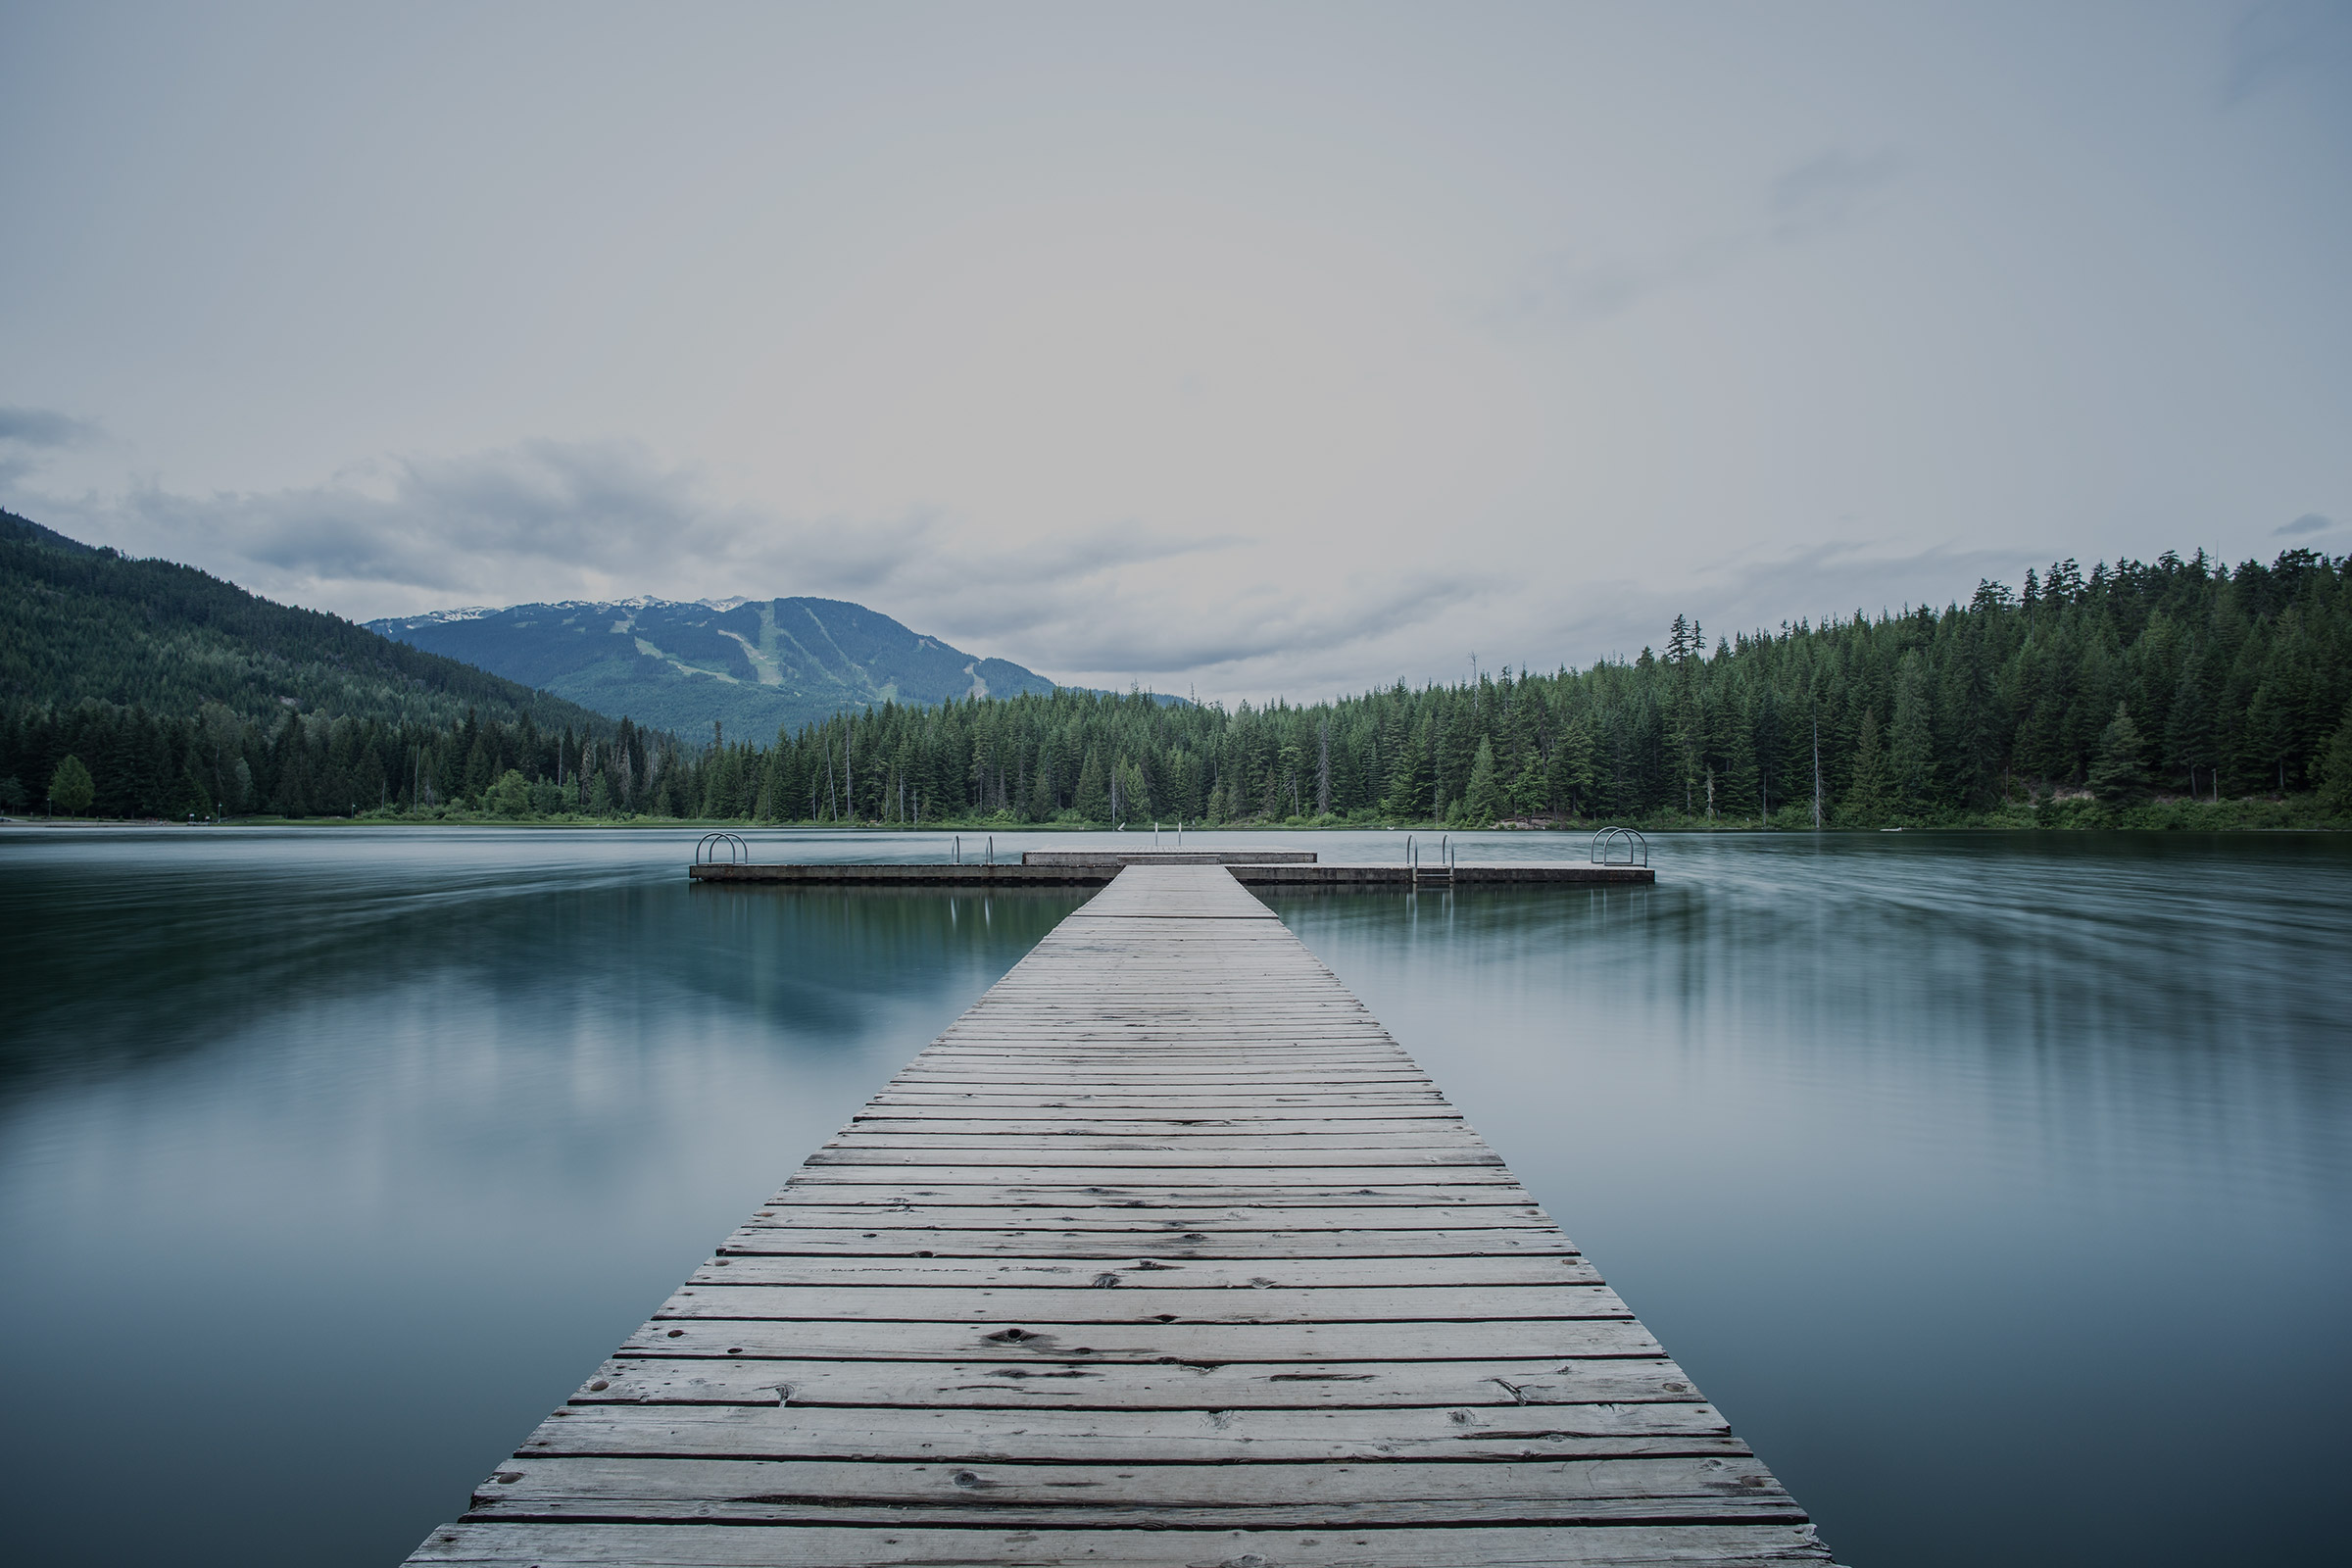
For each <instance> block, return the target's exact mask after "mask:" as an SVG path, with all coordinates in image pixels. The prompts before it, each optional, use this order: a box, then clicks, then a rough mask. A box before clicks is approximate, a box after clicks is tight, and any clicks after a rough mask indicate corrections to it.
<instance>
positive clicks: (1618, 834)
mask: <svg viewBox="0 0 2352 1568" xmlns="http://www.w3.org/2000/svg"><path fill="white" fill-rule="evenodd" d="M1619 850H1623V851H1624V852H1625V858H1623V859H1620V858H1618V854H1617V852H1618V851H1619ZM1636 856H1639V857H1641V858H1639V859H1637V858H1635V857H1636ZM1648 863H1649V840H1647V839H1645V838H1643V837H1642V835H1641V834H1640V833H1638V832H1636V831H1635V830H1634V829H1632V828H1630V827H1604V828H1602V829H1601V830H1600V831H1599V832H1597V833H1595V834H1593V864H1594V865H1647V864H1648Z"/></svg>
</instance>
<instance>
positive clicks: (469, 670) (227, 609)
mask: <svg viewBox="0 0 2352 1568" xmlns="http://www.w3.org/2000/svg"><path fill="white" fill-rule="evenodd" d="M0 603H7V604H8V605H9V606H10V609H11V613H9V614H7V615H5V616H0V700H5V701H7V702H9V703H12V704H13V703H33V704H39V705H46V706H49V707H54V708H61V709H63V708H72V707H73V706H75V705H77V704H81V703H87V702H97V703H106V704H112V705H115V706H117V707H121V708H134V707H144V708H146V709H148V710H150V711H157V712H164V713H171V714H175V715H181V716H184V715H186V714H190V713H193V712H195V711H197V709H198V708H200V707H201V706H203V705H204V704H207V703H218V704H220V705H221V706H222V707H225V708H227V709H228V710H230V711H233V712H235V713H237V714H239V715H241V716H243V717H246V718H249V719H256V720H259V719H264V718H268V719H270V720H272V721H275V720H276V719H278V718H282V717H283V715H284V714H285V712H286V711H289V710H292V711H299V712H303V713H306V714H307V713H317V714H324V715H327V716H329V717H352V718H362V719H367V718H376V719H382V720H386V721H389V722H414V721H423V722H429V723H434V724H445V723H450V722H455V721H456V720H458V719H459V718H461V717H462V716H463V715H464V714H465V713H466V711H467V710H468V709H474V710H478V711H480V713H481V715H482V716H483V717H485V718H516V717H520V716H521V715H523V714H526V713H527V714H529V715H530V716H531V718H532V720H533V722H535V723H536V724H538V725H539V726H541V727H542V728H547V729H551V730H556V729H562V728H564V727H565V726H567V725H568V726H571V727H573V728H575V729H578V730H580V731H582V732H584V733H596V734H604V733H607V732H609V731H610V730H611V728H612V720H611V719H610V718H608V717H607V716H606V715H605V714H604V713H602V712H599V711H590V710H588V709H587V708H585V707H583V706H581V705H578V704H574V703H571V702H568V701H566V700H564V699H563V698H562V697H559V696H555V695H553V694H550V693H548V692H545V691H534V690H532V689H530V688H529V687H528V686H527V685H525V684H521V683H517V682H515V681H512V680H509V679H506V678H504V677H502V676H499V675H496V674H493V673H491V672H488V671H485V670H482V669H479V668H476V667H473V666H471V665H468V664H466V663H464V662H459V661H455V660H451V659H447V658H444V657H441V656H439V655H436V654H434V653H431V652H430V651H427V650H423V649H419V648H417V646H416V645H415V644H413V643H405V642H400V641H396V640H394V639H390V638H387V637H385V636H383V635H382V634H381V633H380V632H376V631H373V630H370V629H369V628H367V627H364V626H361V625H359V624H357V623H355V622H353V621H349V620H346V619H344V618H343V617H342V616H340V615H335V614H331V613H327V612H325V611H319V610H306V609H303V608H301V607H300V606H294V605H281V604H278V603H277V602H276V601H274V600H270V599H265V598H263V597H262V596H261V595H259V594H256V593H253V592H250V591H249V590H247V589H244V588H241V587H239V586H237V585H236V584H235V583H232V582H228V581H226V580H225V579H223V578H220V577H216V576H213V575H212V574H211V573H209V572H206V571H201V570H199V569H197V568H196V567H194V566H189V565H184V564H179V563H176V562H171V561H165V560H163V559H161V558H154V559H142V558H138V557H132V556H126V555H124V554H123V553H122V552H121V551H118V550H115V549H113V548H111V547H108V546H102V545H90V544H84V543H82V542H81V541H80V540H78V539H73V538H69V537H68V536H66V535H65V534H61V533H59V532H57V530H55V529H54V528H48V527H44V526H43V525H42V524H40V523H37V522H34V521H33V520H32V519H31V518H29V517H24V516H20V515H17V514H16V513H13V512H8V511H5V510H0Z"/></svg>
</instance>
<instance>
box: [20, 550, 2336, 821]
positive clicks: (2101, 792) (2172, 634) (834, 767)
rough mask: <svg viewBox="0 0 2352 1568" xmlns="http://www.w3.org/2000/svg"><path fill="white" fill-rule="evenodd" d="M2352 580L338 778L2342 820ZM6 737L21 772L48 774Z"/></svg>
mask: <svg viewBox="0 0 2352 1568" xmlns="http://www.w3.org/2000/svg"><path fill="white" fill-rule="evenodd" d="M2347 569H2348V563H2347V561H2346V560H2345V559H2342V558H2335V559H2331V558H2328V557H2327V556H2323V555H2317V554H2314V553H2312V552H2309V551H2290V552H2288V553H2287V554H2285V555H2282V556H2280V557H2278V560H2276V561H2275V562H2273V563H2272V564H2269V565H2262V564H2256V563H2252V562H2249V563H2247V564H2244V565H2241V566H2239V567H2237V568H2236V569H2235V570H2234V571H2231V570H2228V569H2223V568H2219V567H2217V566H2216V565H2215V564H2211V563H2209V562H2208V561H2207V560H2206V559H2205V558H2204V557H2203V556H2202V555H2199V556H2197V557H2196V558H2194V559H2191V560H2188V561H2182V560H2180V559H2179V558H2177V557H2175V556H2172V555H2169V554H2168V555H2166V556H2165V557H2163V558H2161V559H2160V560H2158V561H2157V562H2155V563H2153V564H2140V563H2137V562H2125V563H2123V564H2120V565H2117V566H2115V567H2112V568H2110V567H2108V566H2105V565H2099V566H2095V567H2093V568H2092V569H2091V570H2090V571H2089V572H2087V573H2085V572H2083V571H2082V570H2081V569H2080V568H2079V567H2078V566H2077V565H2076V564H2074V563H2073V562H2071V561H2068V562H2061V563H2059V564H2056V565H2054V566H2052V567H2051V568H2050V569H2049V571H2048V573H2047V574H2046V575H2045V574H2041V573H2029V574H2028V575H2027V579H2026V582H2025V584H2024V586H2023V588H2022V590H2013V589H2010V588H2007V587H2004V586H2002V585H2000V584H1995V583H1986V584H1984V585H1983V586H1981V587H1980V588H1979V589H1978V591H1977V593H1976V595H1975V597H1974V598H1973V600H1972V601H1971V602H1970V603H1969V604H1967V605H1965V606H1961V605H1954V606H1950V607H1947V608H1946V609H1944V610H1941V611H1935V610H1930V609H1924V608H1923V609H1920V610H1917V611H1911V612H1906V613H1900V614H1891V615H1882V616H1880V617H1877V618H1870V617H1867V616H1863V615H1859V614H1857V615H1856V616H1855V617H1854V618H1852V619H1850V620H1837V621H1832V622H1830V623H1828V624H1824V625H1819V626H1813V625H1805V624H1798V625H1794V626H1785V627H1783V628H1781V629H1779V630H1777V631H1770V632H1758V633H1750V634H1743V635H1740V636H1737V637H1734V638H1731V639H1728V640H1726V639H1717V640H1716V641H1715V642H1714V643H1713V645H1712V646H1709V644H1708V643H1707V642H1706V640H1705V636H1704V633H1703V632H1702V631H1701V629H1700V628H1699V627H1698V626H1696V625H1694V624H1691V622H1689V621H1687V620H1678V621H1677V622H1676V623H1675V625H1674V626H1673V627H1672V628H1670V629H1669V630H1668V632H1667V635H1666V637H1665V639H1664V643H1663V647H1662V648H1661V649H1658V650H1654V651H1653V650H1647V649H1645V650H1643V652H1642V656H1641V657H1640V658H1639V659H1636V660H1633V661H1630V662H1603V663H1599V664H1594V665H1593V666H1591V667H1589V668H1585V669H1581V670H1560V671H1556V672H1554V673H1551V674H1532V675H1531V674H1525V673H1515V672H1513V671H1510V670H1508V669H1505V670H1503V671H1502V672H1501V673H1500V674H1499V675H1498V676H1496V677H1493V678H1481V679H1480V680H1478V681H1476V682H1475V683H1470V684H1462V685H1454V686H1431V687H1424V688H1421V689H1419V690H1412V689H1408V688H1406V687H1404V686H1402V685H1399V686H1397V687H1394V688H1391V689H1388V690H1384V691H1376V692H1371V693H1368V694H1366V695H1364V696H1361V697H1357V698H1351V699H1348V700H1346V701H1343V702H1339V703H1336V704H1321V705H1315V706H1311V707H1295V706H1290V705H1287V704H1280V703H1278V704H1275V705H1272V706H1270V707H1265V708H1253V707H1250V706H1248V705H1244V706H1242V707H1241V708H1239V709H1236V710H1234V711H1225V710H1223V709H1221V708H1189V707H1169V706H1165V705H1163V704H1161V703H1159V702H1156V701H1154V700H1152V699H1151V698H1150V697H1147V696H1141V695H1138V696H1130V697H1117V696H1097V695H1093V694H1085V693H1075V692H1069V691H1061V692H1056V693H1054V694H1053V695H1051V696H1026V697H1018V698H1013V699H1009V700H1004V699H979V700H968V701H956V702H950V703H947V704H944V705H941V706H938V707H905V706H900V705H895V704H886V705H884V706H883V707H882V708H880V709H878V710H876V711H871V712H867V713H862V714H855V715H845V716H837V717H834V718H831V719H828V720H826V721H824V722H823V723H820V724H814V725H810V726H807V727H805V728H803V729H801V730H799V731H797V732H795V733H793V734H790V735H783V736H779V737H778V738H777V740H776V741H775V742H774V743H773V744H757V743H752V742H749V741H746V742H736V743H731V744H729V745H728V746H726V747H724V748H723V749H709V748H705V749H700V750H696V749H689V748H686V747H682V746H681V745H680V744H679V743H677V742H676V741H674V740H672V739H671V738H669V737H667V736H654V735H648V734H647V733H645V732H643V731H636V730H631V731H630V733H629V735H628V736H627V737H626V738H625V741H624V740H613V739H599V738H596V737H590V736H587V735H573V736H564V735H551V734H550V733H549V732H548V731H547V730H545V729H544V728H540V727H533V728H530V729H527V730H526V729H525V728H524V727H523V726H522V725H520V724H502V723H493V722H483V723H479V724H476V725H473V726H471V727H465V726H460V727H456V728H450V729H445V730H442V731H440V732H438V733H435V734H432V735H430V736H425V735H422V734H421V733H418V732H408V733H406V734H405V735H404V736H402V737H400V738H397V739H394V740H392V741H391V743H390V744H392V745H393V746H394V748H395V749H396V751H397V753H398V755H397V757H396V758H395V757H393V756H392V755H391V754H389V753H384V752H381V751H378V752H377V753H375V754H372V755H375V756H378V757H381V758H384V759H385V760H384V762H383V765H382V767H381V777H380V782H379V780H378V778H377V775H376V774H368V775H367V780H368V783H371V784H375V785H376V786H377V787H375V788H374V789H372V790H369V789H364V788H361V787H359V786H357V785H355V786H354V787H352V788H349V789H346V790H344V791H343V793H345V794H350V795H353V796H354V797H355V798H356V799H358V800H360V801H362V802H366V801H367V800H368V799H369V798H370V795H372V796H374V797H375V798H378V799H381V800H383V801H386V802H389V803H392V804H393V805H394V806H397V807H417V808H421V809H434V810H439V809H443V807H444V805H445V803H447V802H449V801H451V800H453V799H454V800H457V801H460V802H463V803H466V804H467V805H470V806H477V807H481V808H484V809H490V810H493V811H496V812H502V813H504V814H508V815H530V814H534V813H535V814H541V815H546V814H553V813H556V812H560V811H588V812H590V813H591V814H596V815H605V814H611V813H620V812H624V811H626V812H647V813H653V814H659V815H670V816H692V817H708V818H736V819H744V818H749V819H755V820H766V821H847V820H853V819H854V820H857V821H860V822H883V823H899V822H912V821H913V820H915V819H916V818H917V816H918V814H919V817H920V819H921V820H922V821H924V822H926V823H928V822H940V823H943V824H944V823H947V822H949V821H989V822H1003V823H1024V822H1032V823H1042V822H1106V821H1108V820H1110V819H1111V815H1112V809H1113V805H1112V803H1113V796H1114V791H1115V795H1116V799H1117V814H1118V816H1119V817H1120V818H1121V819H1124V820H1130V821H1150V820H1153V819H1158V820H1162V821H1168V820H1173V819H1175V818H1177V817H1182V818H1183V819H1184V820H1186V821H1188V822H1202V823H1212V824H1213V823H1251V822H1269V823H1270V822H1284V821H1303V822H1313V821H1357V822H1366V821H1390V822H1397V823H1408V822H1429V821H1442V822H1446V823H1453V824H1460V825H1484V824H1488V823H1492V822H1495V821H1498V820H1522V821H1546V820H1576V821H1590V820H1593V819H1611V820H1619V821H1636V822H1653V823H1661V824H1674V823H1691V824H1705V823H1709V822H1712V823H1713V824H1715V825H1718V826H1739V825H1766V824H1769V825H1771V826H1774V827H1782V828H1796V827H1807V826H1810V825H1812V824H1813V822H1814V820H1815V812H1816V809H1817V806H1818V810H1819V813H1820V820H1821V821H1822V822H1823V823H1824V825H1827V826H1833V827H1839V826H1845V827H1870V826H1895V825H1905V824H1917V825H1933V824H1937V823H1945V824H1964V823H1971V822H1983V823H2016V824H2020V825H2025V824H2032V823H2035V822H2041V823H2050V824H2082V825H2094V824H2099V823H2107V822H2114V821H2118V820H2122V821H2127V822H2131V821H2138V822H2146V823H2149V824H2151V825H2154V824H2159V823H2177V824H2190V823H2194V824H2201V825H2214V826H2222V825H2230V824H2232V823H2238V822H2264V823H2285V822H2317V821H2322V820H2343V819H2346V818H2352V711H2348V709H2347V705H2348V704H2352V600H2348V598H2347V593H2348V587H2352V585H2348V584H2347ZM292 733H293V731H292V730H291V729H288V728H285V727H283V726H281V729H280V731H279V734H278V737H277V738H276V739H277V741H278V742H283V741H284V740H285V738H286V737H288V736H290V735H291V734H292ZM18 753H19V755H20V756H22V758H23V759H24V760H22V761H21V762H16V763H11V762H10V761H9V760H7V759H6V758H5V757H0V769H7V768H10V767H12V766H13V767H14V769H15V770H16V771H17V772H18V774H19V776H21V777H25V778H27V779H29V778H32V777H34V776H39V777H41V778H44V779H45V778H46V777H47V774H46V773H42V772H39V771H38V769H39V768H40V766H41V763H40V760H38V759H36V758H35V757H33V755H32V753H31V752H30V751H29V750H26V749H25V748H24V747H23V746H19V747H18ZM41 755H42V756H43V757H47V758H50V759H54V758H55V757H57V756H59V755H61V754H60V753H59V752H58V751H57V750H56V748H55V746H54V745H52V746H51V747H50V749H49V750H48V751H46V752H44V753H42V754H41ZM276 755H277V753H276V751H275V750H272V752H271V754H270V757H269V758H265V759H261V760H258V761H257V762H255V764H254V766H253V771H254V773H255V777H256V784H257V788H261V787H262V786H263V782H264V780H265V778H266V776H267V777H282V776H283V769H282V768H281V767H278V764H277V763H276V762H275V761H274V758H275V757H276ZM84 760H88V759H86V758H85V759H84ZM159 765H160V764H159ZM308 765H313V766H315V765H316V764H315V763H314V764H308ZM368 765H373V764H368ZM28 768H29V769H31V770H32V771H27V770H26V769H28ZM273 768H275V769H276V772H275V773H272V772H271V769H273ZM92 770H93V773H97V772H99V771H100V769H99V768H98V766H97V764H96V763H93V764H92ZM502 780H503V783H502V782H501V781H502ZM199 782H202V781H201V780H199ZM100 785H101V788H104V780H103V778H102V779H101V780H100ZM208 787H209V786H208ZM2192 801H2193V802H2196V803H2212V804H2195V805H2192V804H2191V802H2192Z"/></svg>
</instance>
